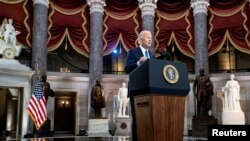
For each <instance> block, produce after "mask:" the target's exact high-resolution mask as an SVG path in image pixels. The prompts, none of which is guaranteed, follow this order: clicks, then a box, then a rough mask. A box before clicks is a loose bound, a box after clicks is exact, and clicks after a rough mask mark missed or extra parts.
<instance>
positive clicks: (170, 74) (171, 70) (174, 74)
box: [163, 64, 179, 84]
mask: <svg viewBox="0 0 250 141" xmlns="http://www.w3.org/2000/svg"><path fill="white" fill-rule="evenodd" d="M163 76H164V78H165V80H166V81H167V82H168V83H170V84H175V83H176V82H177V81H178V80H179V72H178V70H177V69H176V68H175V67H174V66H173V65H169V64H168V65H166V66H164V68H163Z"/></svg>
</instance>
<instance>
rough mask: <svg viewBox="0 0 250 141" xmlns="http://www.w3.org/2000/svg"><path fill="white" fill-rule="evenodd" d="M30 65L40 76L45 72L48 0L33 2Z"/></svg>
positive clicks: (35, 0)
mask: <svg viewBox="0 0 250 141" xmlns="http://www.w3.org/2000/svg"><path fill="white" fill-rule="evenodd" d="M33 5H34V11H33V30H32V64H31V67H32V69H33V70H35V69H37V67H38V69H39V71H40V73H41V74H46V71H47V40H48V8H49V1H48V0H33Z"/></svg>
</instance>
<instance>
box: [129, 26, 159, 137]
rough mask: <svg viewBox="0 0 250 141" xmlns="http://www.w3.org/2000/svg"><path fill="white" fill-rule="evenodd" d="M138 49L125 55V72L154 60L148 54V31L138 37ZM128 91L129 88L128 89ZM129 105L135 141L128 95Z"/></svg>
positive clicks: (133, 133) (131, 98)
mask: <svg viewBox="0 0 250 141" xmlns="http://www.w3.org/2000/svg"><path fill="white" fill-rule="evenodd" d="M138 43H139V47H136V48H134V49H132V50H130V51H129V52H128V54H127V58H126V65H125V72H126V73H130V72H132V71H133V70H134V69H135V68H137V67H138V66H139V65H141V64H142V63H143V62H145V61H146V60H147V59H150V58H155V55H154V54H152V53H150V52H149V51H148V49H149V48H150V47H151V44H152V34H151V32H150V31H148V30H143V31H141V32H140V33H139V36H138ZM128 89H129V87H128ZM128 97H129V99H130V104H131V115H132V118H133V119H132V123H133V125H132V140H133V141H137V135H136V122H135V110H134V109H135V108H134V98H133V96H132V95H130V94H129V93H128Z"/></svg>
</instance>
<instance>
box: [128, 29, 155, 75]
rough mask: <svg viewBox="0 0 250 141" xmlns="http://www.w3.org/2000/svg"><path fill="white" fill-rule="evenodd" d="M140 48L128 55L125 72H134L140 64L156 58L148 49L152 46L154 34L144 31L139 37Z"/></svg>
mask: <svg viewBox="0 0 250 141" xmlns="http://www.w3.org/2000/svg"><path fill="white" fill-rule="evenodd" d="M138 43H139V47H136V48H134V49H132V50H130V51H129V52H128V54H127V59H126V65H125V71H126V73H130V72H132V71H133V70H134V69H135V68H137V67H138V66H139V65H140V64H142V63H143V62H144V61H146V60H147V59H149V58H155V56H154V54H152V53H150V52H149V51H148V49H149V48H150V47H151V44H152V34H151V32H150V31H148V30H143V31H141V32H140V34H139V36H138Z"/></svg>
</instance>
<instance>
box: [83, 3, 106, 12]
mask: <svg viewBox="0 0 250 141" xmlns="http://www.w3.org/2000/svg"><path fill="white" fill-rule="evenodd" d="M87 3H88V5H89V7H90V14H92V13H95V12H98V13H102V14H103V11H104V8H103V7H104V6H106V3H105V0H87Z"/></svg>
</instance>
